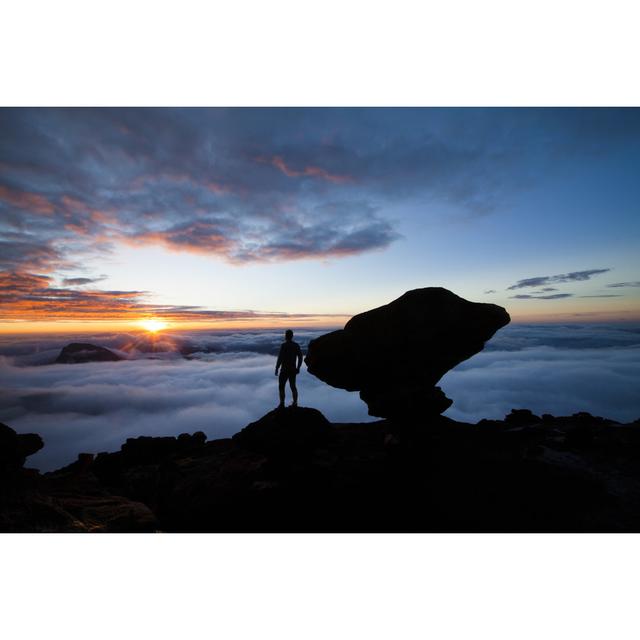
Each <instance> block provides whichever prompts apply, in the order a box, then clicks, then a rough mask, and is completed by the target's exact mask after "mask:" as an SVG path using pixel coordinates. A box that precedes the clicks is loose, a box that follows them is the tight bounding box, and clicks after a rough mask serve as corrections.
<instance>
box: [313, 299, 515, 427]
mask: <svg viewBox="0 0 640 640" xmlns="http://www.w3.org/2000/svg"><path fill="white" fill-rule="evenodd" d="M509 321H510V318H509V314H508V313H507V312H506V310H505V309H503V308H502V307H499V306H497V305H495V304H484V303H478V302H469V301H468V300H464V299H463V298H460V297H459V296H457V295H455V294H454V293H452V292H451V291H448V290H447V289H443V288H441V287H428V288H424V289H414V290H412V291H407V293H405V294H404V295H402V296H401V297H400V298H398V299H397V300H394V301H393V302H390V303H389V304H386V305H384V306H382V307H378V308H377V309H371V310H370V311H365V312H364V313H360V314H358V315H356V316H354V317H353V318H351V320H349V322H347V324H346V325H345V326H344V329H340V330H339V331H333V332H332V333H328V334H325V335H323V336H320V337H319V338H317V339H315V340H312V341H311V343H310V344H309V350H308V354H307V357H306V358H305V362H306V364H307V367H308V369H309V372H310V373H312V374H313V375H315V376H317V377H318V378H320V380H323V381H324V382H326V383H327V384H330V385H331V386H333V387H338V388H340V389H346V390H348V391H360V397H361V398H362V400H364V401H365V402H366V403H367V405H368V407H369V414H370V415H373V416H379V417H383V418H393V417H397V416H403V415H434V414H439V413H441V412H442V411H444V410H446V409H447V408H448V407H449V406H450V405H451V403H452V401H451V400H449V399H448V398H447V397H446V396H445V395H444V393H443V392H442V391H441V390H440V388H439V387H435V384H436V383H437V382H438V380H440V378H441V377H442V376H443V375H444V374H445V373H446V372H447V371H449V370H450V369H452V368H453V367H455V366H456V365H457V364H459V363H460V362H462V361H463V360H466V359H467V358H470V357H471V356H473V355H474V354H476V353H478V352H479V351H481V350H482V348H483V347H484V343H485V342H486V341H487V340H489V338H491V336H493V334H494V333H495V332H496V331H497V330H498V329H500V328H501V327H504V326H505V325H506V324H508V323H509Z"/></svg>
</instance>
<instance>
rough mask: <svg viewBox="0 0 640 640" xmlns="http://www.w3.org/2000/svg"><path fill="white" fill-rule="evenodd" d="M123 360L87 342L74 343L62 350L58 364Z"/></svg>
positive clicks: (107, 350) (103, 348) (57, 360)
mask: <svg viewBox="0 0 640 640" xmlns="http://www.w3.org/2000/svg"><path fill="white" fill-rule="evenodd" d="M118 360H123V358H121V357H120V356H119V355H118V354H116V353H113V351H109V349H106V348H105V347H99V346H97V345H95V344H89V343H86V342H72V343H71V344H68V345H67V346H66V347H63V348H62V351H60V355H59V356H58V357H57V358H56V364H78V363H83V362H116V361H118Z"/></svg>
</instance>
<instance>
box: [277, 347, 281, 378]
mask: <svg viewBox="0 0 640 640" xmlns="http://www.w3.org/2000/svg"><path fill="white" fill-rule="evenodd" d="M280 365H282V345H280V353H278V359H277V360H276V375H278V369H279V368H280Z"/></svg>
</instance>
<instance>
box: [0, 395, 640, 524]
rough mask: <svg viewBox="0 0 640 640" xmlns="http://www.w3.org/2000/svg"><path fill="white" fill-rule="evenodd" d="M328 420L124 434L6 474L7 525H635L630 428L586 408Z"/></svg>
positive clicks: (635, 449) (636, 488)
mask: <svg viewBox="0 0 640 640" xmlns="http://www.w3.org/2000/svg"><path fill="white" fill-rule="evenodd" d="M514 415H515V416H518V418H517V419H515V420H514V418H513V417H507V419H505V420H482V421H480V422H479V423H478V424H475V425H474V424H468V423H461V422H455V421H453V420H450V419H448V418H445V417H443V416H432V417H430V418H425V419H424V420H423V421H421V422H420V421H409V422H403V421H400V420H394V421H390V420H380V421H378V422H374V423H367V424H332V423H329V422H328V421H326V420H325V419H324V417H323V416H322V414H321V413H319V412H318V411H315V410H313V409H307V408H289V409H285V410H278V411H272V412H270V413H268V414H267V415H266V416H264V417H263V418H261V419H260V420H258V421H256V422H254V423H252V424H251V425H249V426H247V427H246V428H245V429H244V430H242V431H241V432H240V433H238V434H236V436H235V437H234V438H227V439H221V440H213V441H206V440H205V439H204V437H203V435H202V434H199V433H198V434H194V435H192V436H189V435H187V434H183V435H181V436H179V437H177V438H166V437H163V438H148V437H144V438H134V439H129V440H128V441H127V442H126V443H125V444H124V445H123V446H122V448H121V449H120V451H117V452H115V453H101V454H98V455H97V456H95V457H93V456H91V455H88V454H83V455H82V456H80V458H79V459H78V460H77V461H76V462H74V463H73V464H71V465H68V466H67V467H65V468H63V469H60V470H58V471H56V472H53V473H48V474H45V475H43V476H42V475H40V474H38V473H37V472H33V471H29V470H25V469H22V470H21V472H20V473H21V474H22V475H20V477H19V479H18V480H15V474H13V475H14V479H13V480H12V481H11V482H10V483H7V476H5V477H4V480H3V483H4V484H3V485H2V486H3V493H2V500H0V529H1V530H4V531H154V530H157V529H159V530H162V531H175V532H179V531H212V532H217V531H220V532H222V531H250V532H268V531H284V532H297V531H302V532H304V531H349V532H351V531H362V532H369V531H390V532H402V531H409V532H411V531H415V532H447V531H456V532H487V531H493V532H541V531H547V532H640V427H639V426H638V424H636V423H631V424H625V425H623V424H618V423H615V422H613V421H611V420H606V419H604V418H598V417H594V416H591V415H589V414H586V413H577V414H574V415H572V416H563V417H554V416H550V415H548V414H547V415H545V417H544V418H538V417H537V416H535V415H534V414H531V413H530V412H526V411H525V410H519V411H515V412H512V413H511V414H510V416H514Z"/></svg>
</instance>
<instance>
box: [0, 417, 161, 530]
mask: <svg viewBox="0 0 640 640" xmlns="http://www.w3.org/2000/svg"><path fill="white" fill-rule="evenodd" d="M43 446H44V443H43V441H42V438H40V436H39V435H37V434H34V433H28V434H17V433H16V432H15V431H14V430H13V429H11V428H10V427H8V426H7V425H5V424H0V532H17V533H22V532H25V533H34V532H38V533H49V532H54V533H60V532H98V531H100V532H124V531H127V532H151V531H155V530H156V529H157V528H158V521H157V518H156V516H155V515H154V514H153V512H152V511H151V510H150V509H149V507H147V506H146V505H144V504H142V503H140V502H135V501H132V500H130V499H129V498H126V497H124V496H119V495H113V494H112V493H110V492H109V490H108V489H107V488H106V487H104V486H103V485H101V484H100V482H99V481H98V480H97V478H96V476H95V475H94V474H93V473H90V472H89V469H90V468H91V466H92V463H93V456H91V455H86V454H81V456H80V458H79V460H78V462H76V463H74V464H72V465H69V466H68V467H66V468H65V469H61V470H60V471H58V472H56V473H53V474H47V475H45V476H42V475H40V474H39V473H38V472H37V471H35V470H34V469H25V468H24V467H23V465H24V463H25V458H26V457H28V456H30V455H32V454H34V453H36V452H37V451H39V450H40V449H41V448H42V447H43Z"/></svg>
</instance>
